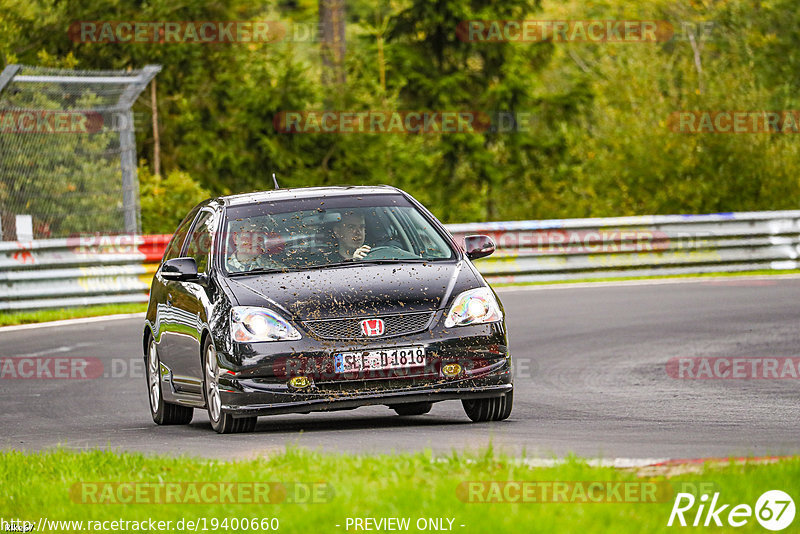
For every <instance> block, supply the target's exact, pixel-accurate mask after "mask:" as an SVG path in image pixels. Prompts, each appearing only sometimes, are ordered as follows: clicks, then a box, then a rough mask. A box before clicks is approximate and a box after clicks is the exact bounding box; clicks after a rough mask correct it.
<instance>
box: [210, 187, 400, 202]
mask: <svg viewBox="0 0 800 534" xmlns="http://www.w3.org/2000/svg"><path fill="white" fill-rule="evenodd" d="M386 193H400V194H403V192H402V191H401V190H400V189H398V188H396V187H392V186H389V185H368V186H366V185H349V186H335V187H295V188H287V189H274V190H272V191H254V192H252V193H242V194H238V195H228V196H223V197H217V198H216V199H215V200H216V201H218V202H220V203H222V204H224V205H226V206H241V205H245V204H257V203H259V202H267V201H275V200H296V199H301V198H328V197H334V196H336V197H339V196H356V195H359V196H361V195H377V194H386Z"/></svg>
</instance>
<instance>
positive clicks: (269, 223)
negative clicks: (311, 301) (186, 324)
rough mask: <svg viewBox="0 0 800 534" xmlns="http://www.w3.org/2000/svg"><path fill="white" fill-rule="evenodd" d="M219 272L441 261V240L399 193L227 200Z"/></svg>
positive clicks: (444, 252)
mask: <svg viewBox="0 0 800 534" xmlns="http://www.w3.org/2000/svg"><path fill="white" fill-rule="evenodd" d="M223 243H224V245H223V246H222V247H220V248H221V253H222V258H221V262H222V264H223V266H224V269H225V271H226V272H228V273H231V274H234V273H243V274H245V273H252V272H264V271H273V270H275V271H286V270H303V269H317V268H332V267H339V266H346V265H352V264H356V263H402V262H428V261H442V260H449V259H452V258H453V257H454V252H453V250H452V249H451V247H450V245H449V243H448V241H447V240H446V239H445V238H444V237H443V236H442V235H441V234H440V233H439V232H438V231H437V229H436V228H435V227H434V226H433V224H431V222H430V221H429V220H428V219H427V218H426V217H425V216H424V215H423V214H422V213H421V212H420V211H419V210H418V209H417V208H416V207H415V206H414V205H413V204H411V203H410V202H409V201H408V200H407V199H406V198H405V197H403V196H401V195H374V194H373V195H363V196H352V197H350V196H343V197H328V198H313V199H291V200H278V201H268V202H261V203H258V204H247V205H240V206H230V207H228V208H227V210H226V221H225V225H224V233H223Z"/></svg>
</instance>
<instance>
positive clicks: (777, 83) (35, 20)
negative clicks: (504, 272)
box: [0, 0, 800, 228]
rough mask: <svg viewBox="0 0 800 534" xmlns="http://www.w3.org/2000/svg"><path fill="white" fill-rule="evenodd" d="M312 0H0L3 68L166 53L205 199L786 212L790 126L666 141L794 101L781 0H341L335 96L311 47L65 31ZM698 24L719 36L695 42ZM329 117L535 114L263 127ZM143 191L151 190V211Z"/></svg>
mask: <svg viewBox="0 0 800 534" xmlns="http://www.w3.org/2000/svg"><path fill="white" fill-rule="evenodd" d="M317 7H318V2H316V1H315V0H299V1H281V2H278V3H277V4H274V3H269V2H245V1H244V0H231V1H227V2H213V3H207V2H205V1H204V0H188V1H187V2H182V3H180V4H175V3H173V2H168V1H167V0H153V1H151V2H147V3H133V2H124V1H122V0H102V1H100V2H91V3H88V4H87V3H86V2H81V1H79V0H65V1H63V2H54V1H53V0H33V1H31V2H20V1H19V0H0V66H2V64H3V62H5V63H9V62H14V61H15V62H20V63H28V64H37V65H47V64H55V63H58V62H60V63H59V64H61V65H73V64H74V65H76V66H77V68H82V69H108V68H114V69H118V68H128V67H132V68H138V67H141V66H142V65H144V64H147V63H160V64H162V65H163V66H164V70H163V71H162V72H161V74H159V76H158V97H159V122H160V124H161V159H162V165H163V167H164V168H165V169H168V170H172V169H180V170H183V171H185V172H187V173H188V174H189V175H191V177H192V178H193V179H194V180H197V182H198V183H199V184H200V186H201V187H202V188H203V189H205V190H207V191H208V192H209V193H211V194H225V193H235V192H243V191H249V190H255V189H265V188H270V187H271V180H270V174H271V173H272V172H276V173H277V174H278V176H279V178H280V181H281V184H282V185H284V186H311V185H331V184H376V183H389V184H392V185H396V186H398V187H401V188H403V189H406V190H407V191H409V192H410V193H412V194H413V195H415V196H417V197H418V198H419V199H420V200H422V201H423V202H424V203H425V204H426V205H428V206H429V207H430V208H431V209H432V210H433V211H434V213H436V214H437V215H438V216H440V217H441V218H442V219H443V220H445V221H446V222H464V221H474V220H508V219H534V218H559V217H582V216H610V215H633V214H646V213H702V212H719V211H733V210H761V209H782V208H794V207H796V205H797V200H796V199H797V198H798V196H800V178H798V176H800V148H798V144H797V142H796V140H795V137H794V136H792V135H784V134H766V133H761V134H740V135H718V134H687V133H676V132H673V131H671V130H670V128H669V124H668V119H669V117H670V114H672V113H673V112H676V111H681V110H754V111H755V110H779V109H798V105H800V98H798V96H797V91H796V88H797V86H798V83H800V74H798V73H800V52H798V50H800V30H798V28H800V15H798V13H799V12H798V10H797V9H796V5H795V2H794V1H793V0H770V1H762V2H758V3H756V4H754V3H752V2H750V1H748V0H730V1H726V2H713V1H698V2H691V3H686V2H679V1H677V0H641V1H639V2H622V1H621V0H603V1H597V2H591V3H586V2H581V1H579V0H567V1H563V2H561V1H559V2H556V1H555V0H541V1H538V0H506V1H504V2H498V1H496V0H476V1H472V2H463V1H461V0H441V1H437V2H430V1H429V0H381V1H379V2H367V1H365V0H349V1H348V2H347V50H348V52H347V58H346V66H345V68H346V72H347V78H346V79H347V81H346V83H345V85H343V86H341V87H328V86H324V85H322V84H321V83H320V79H321V72H320V69H321V65H320V44H319V43H318V42H316V41H312V42H292V41H283V42H278V43H211V44H192V43H181V44H162V43H149V44H148V43H137V44H125V43H111V44H109V43H76V42H73V41H72V40H70V39H69V37H68V33H67V29H68V27H69V25H70V24H71V23H72V22H73V21H76V20H77V21H80V20H96V21H98V20H99V21H102V20H112V21H114V20H117V21H119V20H151V21H152V20H194V21H199V20H281V21H283V22H284V23H286V24H290V23H301V24H306V25H307V26H308V27H311V28H315V25H316V23H317V19H316V17H317ZM470 19H482V20H495V19H551V20H572V19H576V20H586V19H596V20H609V19H638V20H666V21H669V22H671V23H672V25H673V27H674V28H675V32H676V33H675V36H674V38H673V39H671V40H669V41H666V42H658V43H584V42H570V43H559V42H549V41H546V42H537V43H513V42H509V43H480V42H464V41H462V40H461V39H459V38H458V36H457V28H458V25H459V23H461V22H462V21H465V20H470ZM698 23H711V24H712V26H709V27H711V28H713V31H712V32H711V33H710V34H709V35H705V34H702V33H697V30H698V26H696V24H698ZM690 31H695V34H693V37H694V38H695V42H694V44H693V43H692V42H691V40H690V39H689V38H688V33H689V32H690ZM381 58H383V59H382V60H381ZM381 73H383V74H385V84H382V83H381ZM147 96H148V95H147V93H145V94H144V95H143V96H142V97H141V98H140V100H139V102H138V103H137V104H136V108H135V110H136V111H137V112H139V113H140V114H141V113H149V112H150V110H149V104H148V102H149V99H148V98H147ZM325 109H334V110H342V111H362V110H440V111H441V110H444V111H478V112H483V113H487V114H489V115H496V114H497V113H516V114H520V113H527V114H528V115H527V116H528V117H530V120H527V121H524V123H523V124H522V128H520V129H518V130H516V131H497V130H496V129H495V130H491V129H490V130H488V131H481V132H477V133H468V134H463V133H462V134H452V133H447V134H419V135H415V134H371V133H351V134H319V133H303V134H285V133H279V132H277V131H276V129H275V128H274V126H273V121H274V119H275V117H276V115H277V114H279V113H280V112H282V111H303V110H311V111H321V110H325ZM137 126H138V131H137V145H138V147H139V150H140V157H145V158H148V159H149V158H150V157H151V155H152V146H153V139H152V133H151V132H150V128H149V124H146V121H142V124H139V125H137ZM143 126H144V127H143ZM150 167H152V165H150ZM167 175H168V176H169V173H167ZM167 179H168V178H167ZM56 181H57V180H56ZM143 183H144V182H143ZM172 194H173V193H172V192H170V193H168V194H165V195H164V196H160V197H159V196H156V197H154V199H164V201H165V202H166V203H167V204H168V205H165V206H164V207H163V208H156V206H155V204H149V207H148V209H150V210H151V212H152V213H156V214H157V215H154V216H153V217H154V218H151V216H150V215H147V218H146V220H147V223H146V226H147V227H152V228H156V227H158V228H162V227H166V226H168V223H167V222H166V221H167V220H170V221H172V220H173V219H174V217H173V215H172V212H171V211H170V210H171V209H172V205H174V204H178V203H180V204H181V205H183V204H182V202H183V201H182V200H181V201H176V202H174V203H170V201H171V200H172V196H171V195H172ZM188 196H191V195H188ZM144 197H145V194H144V190H143V200H142V205H143V206H145V205H148V203H149V202H150V200H146V199H145V198H144ZM159 201H160V200H159ZM154 202H155V200H154ZM160 210H164V212H163V213H162V211H160ZM168 213H169V214H168ZM161 221H164V222H163V226H159V225H161V224H162V222H161ZM169 224H172V222H170V223H169ZM152 225H154V226H152Z"/></svg>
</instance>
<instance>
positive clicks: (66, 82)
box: [0, 65, 161, 241]
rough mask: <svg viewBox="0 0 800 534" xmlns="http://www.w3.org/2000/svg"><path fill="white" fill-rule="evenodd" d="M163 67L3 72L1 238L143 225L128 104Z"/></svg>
mask: <svg viewBox="0 0 800 534" xmlns="http://www.w3.org/2000/svg"><path fill="white" fill-rule="evenodd" d="M160 70H161V67H160V66H157V65H148V66H146V67H144V68H143V69H141V70H131V71H77V70H63V69H50V68H42V67H30V66H25V65H9V66H8V67H6V68H5V69H4V70H3V71H2V73H0V237H1V240H3V241H27V240H31V239H47V238H58V237H68V236H71V235H76V234H120V233H138V232H140V230H141V223H140V210H139V183H138V180H137V177H136V145H135V137H134V119H133V113H132V110H131V107H132V105H133V102H134V101H135V99H136V98H137V97H138V96H139V94H140V93H141V92H142V91H143V90H144V89H145V87H146V86H147V84H148V83H149V82H150V80H152V79H153V77H154V76H155V75H156V74H157V73H158V72H159V71H160Z"/></svg>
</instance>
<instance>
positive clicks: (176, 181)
mask: <svg viewBox="0 0 800 534" xmlns="http://www.w3.org/2000/svg"><path fill="white" fill-rule="evenodd" d="M139 195H140V196H139V202H140V204H141V208H142V232H143V233H144V234H171V233H173V232H174V231H175V228H177V227H178V223H180V222H181V220H183V218H184V217H185V216H186V213H187V212H188V211H189V210H190V209H192V208H193V207H194V206H196V205H197V204H199V203H200V202H202V201H203V200H205V199H207V198H208V197H210V196H211V194H210V193H209V192H208V191H207V190H205V189H203V188H202V187H201V186H200V185H199V184H198V183H197V182H195V181H194V180H192V177H191V176H189V174H188V173H186V172H183V171H178V170H173V171H170V172H169V173H167V176H166V177H162V176H161V175H158V174H153V173H151V172H150V169H149V168H148V167H147V165H141V166H140V167H139Z"/></svg>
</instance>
